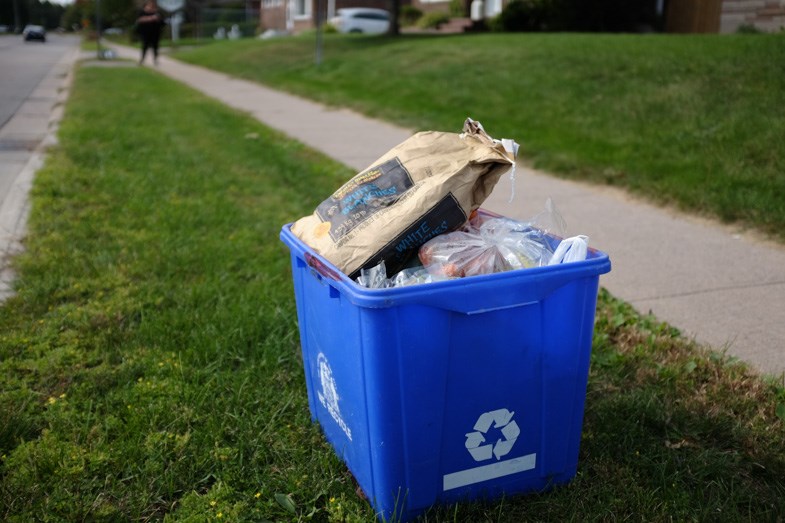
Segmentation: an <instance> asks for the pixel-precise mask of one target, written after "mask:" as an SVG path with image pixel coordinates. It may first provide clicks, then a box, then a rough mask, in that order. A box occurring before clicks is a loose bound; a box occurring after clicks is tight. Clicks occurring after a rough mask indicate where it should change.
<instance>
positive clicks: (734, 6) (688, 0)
mask: <svg viewBox="0 0 785 523" xmlns="http://www.w3.org/2000/svg"><path fill="white" fill-rule="evenodd" d="M745 25H746V26H753V27H755V28H757V29H758V30H760V31H767V32H775V31H779V30H780V29H782V28H783V27H785V0H669V1H668V3H667V7H666V22H665V28H666V29H665V30H666V31H667V32H669V33H735V32H736V31H737V30H738V28H739V26H745Z"/></svg>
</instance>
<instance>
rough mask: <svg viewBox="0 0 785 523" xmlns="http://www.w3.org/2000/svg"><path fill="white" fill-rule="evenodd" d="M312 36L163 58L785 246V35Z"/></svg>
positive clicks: (233, 44)
mask: <svg viewBox="0 0 785 523" xmlns="http://www.w3.org/2000/svg"><path fill="white" fill-rule="evenodd" d="M324 42H325V43H324V52H323V56H324V60H323V63H322V65H321V66H320V67H318V68H317V67H315V65H314V55H315V44H314V37H313V35H310V36H305V37H301V38H289V39H278V40H268V41H259V40H242V41H236V42H221V43H216V44H213V45H209V46H204V47H202V48H199V49H194V50H189V51H183V52H181V53H178V54H177V55H176V56H177V58H179V59H181V60H184V61H187V62H192V63H195V64H200V65H204V66H207V67H210V68H214V69H218V70H222V71H225V72H227V73H229V74H232V75H236V76H240V77H244V78H248V79H251V80H255V81H259V82H262V83H265V84H269V85H272V86H275V87H279V88H282V89H285V90H287V91H291V92H295V93H298V94H301V95H304V96H307V97H311V98H314V99H317V100H320V101H322V102H326V103H329V104H335V105H341V106H349V107H353V108H355V109H357V110H359V111H361V112H363V113H366V114H369V115H372V116H375V117H379V118H382V119H386V120H390V121H393V122H396V123H398V124H401V125H404V126H407V127H411V128H415V129H435V130H446V131H453V130H455V131H457V130H459V129H458V128H459V126H460V124H461V123H462V122H463V120H464V119H465V117H466V116H471V117H473V118H475V119H477V120H480V121H481V122H483V123H484V124H485V125H486V128H488V129H491V130H493V133H494V135H496V136H498V137H502V136H504V137H510V138H515V139H516V140H517V141H518V142H520V143H521V144H522V147H523V149H522V157H523V158H524V159H525V160H528V161H529V162H530V163H531V164H533V165H534V166H536V167H539V168H543V169H546V170H550V171H553V172H556V173H560V174H562V175H564V176H568V177H574V178H582V179H588V180H592V181H595V182H598V183H605V184H612V185H618V186H622V187H625V188H628V189H630V190H631V191H633V192H635V193H637V194H640V195H643V196H645V197H647V198H650V199H651V200H653V201H656V202H659V203H663V204H668V205H675V206H678V207H680V208H682V209H684V210H687V211H689V212H694V213H698V214H703V215H708V216H713V217H716V218H719V219H722V220H725V221H732V222H737V223H739V224H741V225H745V226H748V227H752V228H755V229H757V230H760V231H763V232H765V233H767V234H769V235H772V236H773V237H775V238H778V239H779V240H781V241H782V240H785V205H783V201H785V140H783V139H782V137H783V136H785V71H783V68H782V64H783V63H785V35H782V34H775V35H722V36H720V35H681V36H677V35H597V34H486V35H465V36H448V37H422V36H419V37H414V36H407V37H401V38H396V39H390V38H387V37H351V36H349V37H347V36H341V35H326V37H325V39H324Z"/></svg>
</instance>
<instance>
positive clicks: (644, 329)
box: [0, 67, 785, 523]
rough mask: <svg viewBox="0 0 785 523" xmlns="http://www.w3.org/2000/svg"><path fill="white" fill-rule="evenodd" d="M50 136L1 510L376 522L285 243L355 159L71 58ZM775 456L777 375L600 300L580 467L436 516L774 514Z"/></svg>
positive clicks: (778, 501)
mask: <svg viewBox="0 0 785 523" xmlns="http://www.w3.org/2000/svg"><path fill="white" fill-rule="evenodd" d="M185 114H187V115H188V118H183V115H185ZM59 136H60V145H59V146H57V147H56V148H55V149H54V150H53V151H52V152H51V154H50V156H49V159H48V161H47V163H46V166H45V167H44V168H43V170H42V171H41V172H40V173H39V175H38V176H37V179H36V182H35V187H34V191H33V195H32V198H33V209H32V215H31V220H30V224H29V237H28V239H27V242H26V244H27V250H26V252H25V253H24V254H23V255H21V256H20V257H19V258H18V259H17V260H16V268H17V270H18V273H19V280H18V285H17V287H18V294H17V296H16V297H14V298H12V299H10V300H9V301H8V302H6V303H5V304H3V305H2V306H0V519H2V520H3V521H9V522H16V523H22V522H24V523H26V522H29V521H106V522H118V521H172V522H173V521H188V522H202V521H221V522H223V521H233V522H264V521H314V522H328V521H329V522H334V521H336V522H338V521H346V522H368V521H372V520H373V517H374V515H373V511H372V509H371V508H370V506H369V505H368V503H367V502H366V501H365V500H363V499H362V498H361V497H360V496H358V494H357V492H356V490H355V486H354V484H353V480H352V477H351V475H350V474H349V472H348V471H347V470H346V469H345V467H344V466H343V465H342V464H341V462H340V461H339V460H338V459H337V458H336V457H335V456H334V454H333V452H332V451H331V450H330V448H329V447H328V446H327V445H326V443H325V442H324V441H323V438H322V436H321V434H320V431H319V428H318V427H317V426H314V425H313V424H311V422H310V417H309V413H308V405H307V397H306V391H305V384H304V379H303V366H302V361H301V356H300V349H299V340H298V335H297V325H296V314H295V305H294V299H293V291H292V285H291V275H290V269H289V259H288V252H287V249H286V248H285V247H284V246H283V244H281V243H280V242H279V240H278V233H279V231H280V227H281V226H282V224H284V223H286V222H288V221H291V220H293V219H295V218H297V217H299V216H301V215H304V214H307V213H310V212H311V211H312V210H313V208H314V207H315V205H316V204H317V203H319V202H320V201H321V200H322V199H323V198H324V196H325V195H326V194H329V193H330V192H331V191H332V190H333V189H334V188H335V187H336V186H337V185H338V184H339V183H341V182H342V181H344V180H345V179H346V178H347V177H348V176H350V175H351V174H352V173H351V172H349V171H348V170H347V169H346V168H345V167H343V166H341V165H338V164H336V163H334V162H332V161H330V160H329V159H327V158H325V157H323V156H321V155H319V154H317V153H315V152H313V151H311V150H309V149H306V148H304V147H303V146H301V145H299V144H296V143H294V142H291V141H289V140H287V139H284V138H283V137H282V136H281V135H279V134H277V133H275V132H272V131H270V130H268V129H266V128H264V127H262V126H261V125H260V124H259V123H258V122H256V121H255V120H253V119H251V118H249V117H247V116H245V115H242V114H239V113H237V112H233V111H231V110H229V109H226V108H225V107H223V106H221V105H219V104H217V103H215V102H213V101H211V100H208V99H206V98H205V97H203V96H202V95H200V94H197V93H196V92H195V91H192V90H190V89H187V88H185V87H183V86H181V85H179V84H177V83H174V82H173V81H171V80H168V79H166V78H164V77H163V76H161V75H159V74H157V73H156V72H154V71H153V70H151V69H147V68H138V67H127V68H103V67H102V68H98V67H95V68H90V67H85V68H82V69H79V70H78V71H77V74H76V78H75V84H74V88H73V93H72V96H71V98H70V100H69V102H68V105H67V108H66V112H65V119H64V121H63V123H62V125H61V128H60V134H59ZM783 448H785V388H783V386H782V384H781V383H780V384H777V383H773V382H771V381H764V380H762V379H761V378H759V377H756V376H755V375H754V374H752V373H751V372H749V371H748V370H747V369H746V368H745V367H744V366H743V365H742V364H739V363H736V362H734V361H731V360H729V359H727V358H725V357H724V356H722V355H719V354H716V353H706V352H702V351H701V350H700V349H699V348H697V347H695V346H693V345H691V344H690V343H688V342H687V341H685V340H684V339H682V338H681V337H680V336H679V335H678V333H677V332H675V331H674V330H672V329H671V328H669V327H668V326H666V325H663V324H660V323H657V322H656V321H654V320H653V319H652V318H649V317H639V316H637V315H636V314H635V313H634V312H633V311H632V310H631V308H630V307H628V306H626V305H625V304H623V303H620V302H618V301H616V300H614V299H613V298H612V297H611V296H609V295H607V294H606V293H605V292H601V294H600V299H599V306H598V312H597V328H596V332H595V339H594V350H593V356H592V370H591V375H590V379H589V387H588V392H587V400H586V416H585V423H584V431H583V443H582V447H581V455H580V462H579V472H578V475H577V477H576V478H575V480H574V481H573V482H572V483H571V484H569V485H568V486H566V487H563V488H558V489H556V490H554V491H551V492H547V493H540V494H533V495H529V496H519V497H513V498H507V499H503V500H499V501H496V502H490V503H476V504H460V505H458V506H453V507H442V508H434V509H433V510H431V511H430V512H429V513H428V514H427V516H426V519H425V521H431V522H447V521H454V522H469V521H471V522H483V521H496V522H518V521H585V520H612V521H617V520H618V521H623V520H642V521H687V520H689V521H692V520H696V521H740V522H741V521H750V522H753V521H754V522H757V521H777V520H778V518H780V520H781V518H782V516H783V515H785V455H784V454H783Z"/></svg>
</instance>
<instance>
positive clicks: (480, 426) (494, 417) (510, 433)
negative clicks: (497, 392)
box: [466, 409, 521, 461]
mask: <svg viewBox="0 0 785 523" xmlns="http://www.w3.org/2000/svg"><path fill="white" fill-rule="evenodd" d="M514 414H515V413H514V412H510V411H509V410H507V409H499V410H493V411H491V412H483V413H482V414H481V415H480V417H479V419H478V420H477V423H475V424H474V432H469V433H468V434H466V450H468V451H469V454H471V455H472V457H473V458H474V461H485V460H487V459H491V458H492V457H493V456H496V459H497V460H500V459H502V457H503V456H506V455H507V454H509V453H510V451H511V450H512V446H513V445H515V440H517V439H518V436H519V435H520V433H521V429H519V428H518V424H517V423H515V420H513V419H512V417H513V415H514ZM491 425H493V427H494V428H496V429H501V435H502V436H503V437H501V438H498V439H497V441H496V442H495V443H494V442H492V441H491V442H488V443H486V440H485V436H486V435H487V434H488V430H490V428H491ZM484 443H485V444H484Z"/></svg>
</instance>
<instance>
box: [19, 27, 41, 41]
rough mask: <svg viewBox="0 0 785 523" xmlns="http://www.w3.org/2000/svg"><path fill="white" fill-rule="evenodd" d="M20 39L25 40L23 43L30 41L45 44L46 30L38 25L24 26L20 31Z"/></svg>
mask: <svg viewBox="0 0 785 523" xmlns="http://www.w3.org/2000/svg"><path fill="white" fill-rule="evenodd" d="M22 37H23V38H24V39H25V42H29V41H30V40H40V41H41V42H46V29H44V28H43V26H40V25H26V26H25V28H24V29H23V30H22Z"/></svg>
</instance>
